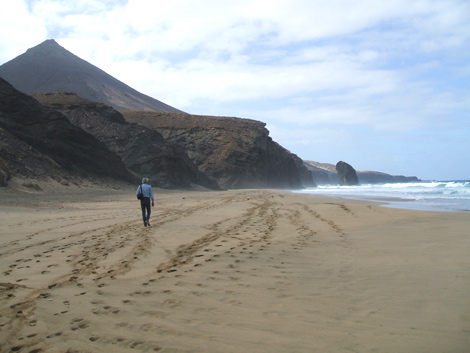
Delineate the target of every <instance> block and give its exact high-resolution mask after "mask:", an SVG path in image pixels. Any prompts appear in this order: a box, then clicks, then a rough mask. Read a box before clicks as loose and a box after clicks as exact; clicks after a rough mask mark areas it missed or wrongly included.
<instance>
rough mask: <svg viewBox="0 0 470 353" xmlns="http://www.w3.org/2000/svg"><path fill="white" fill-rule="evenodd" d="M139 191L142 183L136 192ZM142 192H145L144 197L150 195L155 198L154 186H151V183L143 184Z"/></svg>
mask: <svg viewBox="0 0 470 353" xmlns="http://www.w3.org/2000/svg"><path fill="white" fill-rule="evenodd" d="M139 193H140V185H139V186H138V187H137V190H136V192H135V194H136V195H138V194H139ZM142 193H143V194H144V197H148V198H150V199H152V200H154V198H153V190H152V186H150V185H149V184H142Z"/></svg>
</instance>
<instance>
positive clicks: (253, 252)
mask: <svg viewBox="0 0 470 353" xmlns="http://www.w3.org/2000/svg"><path fill="white" fill-rule="evenodd" d="M69 189H73V188H65V187H64V188H63V190H64V192H60V191H57V190H56V191H54V192H51V193H41V192H36V191H34V192H33V191H31V192H30V193H25V192H22V193H15V192H11V191H7V190H0V234H1V235H0V276H1V279H0V303H1V304H0V345H1V349H0V351H1V352H30V353H33V352H34V353H37V352H115V353H117V352H165V353H166V352H240V353H241V352H244V353H245V352H270V353H272V352H282V353H286V352H361V353H363V352H390V353H397V352H423V353H432V352H436V353H438V352H439V353H442V352H453V353H456V352H469V351H470V256H469V254H470V236H469V235H470V234H469V229H470V214H468V213H440V212H423V211H412V210H400V209H391V208H384V207H381V206H380V205H378V204H374V203H371V202H365V201H354V200H342V199H335V198H327V197H317V196H310V195H301V194H293V193H290V192H287V191H277V190H235V191H221V192H204V191H194V192H175V191H159V190H155V193H156V197H157V200H156V207H155V208H154V209H153V212H152V217H151V224H152V227H150V228H145V227H144V226H143V223H142V220H141V214H140V205H139V202H138V201H137V200H136V198H135V196H134V189H133V188H127V189H123V188H120V189H112V188H109V189H100V188H98V187H95V188H87V189H86V190H85V188H83V189H78V188H75V189H73V190H72V191H67V192H65V190H69Z"/></svg>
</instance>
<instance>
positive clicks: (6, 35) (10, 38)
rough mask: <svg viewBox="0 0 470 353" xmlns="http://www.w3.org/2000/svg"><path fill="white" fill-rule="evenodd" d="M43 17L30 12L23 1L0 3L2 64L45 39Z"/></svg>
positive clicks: (0, 57) (0, 55) (0, 50)
mask: <svg viewBox="0 0 470 353" xmlns="http://www.w3.org/2000/svg"><path fill="white" fill-rule="evenodd" d="M45 35H46V28H45V26H44V22H43V19H42V18H40V17H37V16H33V15H31V14H30V13H29V11H28V8H27V6H26V4H24V3H23V2H22V1H2V2H1V3H0V38H1V39H0V64H3V63H4V62H7V61H9V60H11V59H13V58H15V57H16V56H18V55H20V54H22V53H23V52H24V51H25V48H29V47H32V46H35V45H37V44H38V43H40V42H41V41H43V40H44V37H45Z"/></svg>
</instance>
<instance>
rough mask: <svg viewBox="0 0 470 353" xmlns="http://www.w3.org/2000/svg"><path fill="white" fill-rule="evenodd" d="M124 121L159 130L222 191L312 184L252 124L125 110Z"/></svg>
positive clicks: (286, 154) (255, 123)
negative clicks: (213, 180) (225, 189)
mask: <svg viewBox="0 0 470 353" xmlns="http://www.w3.org/2000/svg"><path fill="white" fill-rule="evenodd" d="M123 114H124V117H125V119H126V120H127V121H129V122H133V123H137V124H139V125H143V126H146V127H148V128H151V129H155V130H157V131H159V132H160V133H161V134H162V135H163V137H164V138H165V139H167V140H168V141H172V142H174V143H176V144H178V145H180V146H182V147H183V148H184V149H185V151H187V153H188V155H189V157H190V158H191V160H193V162H194V163H195V164H196V165H197V166H198V168H199V169H200V170H201V171H202V172H204V174H206V175H208V176H210V177H212V178H214V179H216V180H217V181H218V183H219V185H220V186H221V187H223V188H228V189H237V188H285V189H299V188H303V187H308V186H314V183H313V180H312V178H311V175H310V172H309V171H308V170H307V169H306V168H305V166H304V165H303V163H302V160H300V158H298V157H297V156H295V155H293V154H292V153H290V152H289V151H287V150H286V149H284V148H283V147H281V146H280V145H279V144H277V143H276V142H274V141H273V140H272V139H271V138H270V137H269V132H268V130H267V129H266V128H265V124H264V123H262V122H259V121H255V120H248V119H240V118H228V117H210V116H195V115H188V114H174V113H156V112H123Z"/></svg>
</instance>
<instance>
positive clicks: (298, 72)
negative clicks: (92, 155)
mask: <svg viewBox="0 0 470 353" xmlns="http://www.w3.org/2000/svg"><path fill="white" fill-rule="evenodd" d="M46 39H55V40H56V41H57V42H58V43H59V44H60V45H61V46H63V47H64V48H66V49H67V50H69V51H71V52H72V53H74V54H75V55H77V56H79V57H81V58H82V59H84V60H86V61H88V62H90V63H91V64H93V65H95V66H97V67H99V68H101V69H102V70H104V71H106V72H107V73H108V74H110V75H112V76H114V77H116V78H117V79H119V80H121V81H122V82H124V83H126V84H127V85H129V86H131V87H132V88H135V89H137V90H138V91H140V92H142V93H144V94H146V95H149V96H151V97H153V98H156V99H158V100H160V101H163V102H165V103H167V104H169V105H171V106H173V107H175V108H177V109H180V110H183V111H185V112H187V113H191V114H201V115H217V116H235V117H240V118H249V119H254V120H259V121H263V122H265V123H266V128H267V129H268V130H269V131H270V136H271V137H272V138H273V140H274V141H276V142H278V143H279V144H281V145H282V146H283V147H285V148H286V149H288V150H290V151H291V152H292V153H295V154H296V155H298V156H299V157H300V158H302V159H304V160H312V161H317V162H323V163H332V164H336V163H337V162H338V161H340V160H342V161H345V162H347V163H349V164H351V165H352V166H353V167H354V168H355V169H356V170H374V171H381V172H385V173H389V174H393V175H406V176H417V177H419V178H421V179H423V180H430V179H432V180H451V179H459V180H463V179H470V1H469V0H439V1H437V0H390V1H382V0H259V1H257V0H246V1H245V0H237V1H233V0H230V1H229V0H173V1H168V0H164V1H161V0H118V1H116V0H102V1H100V0H74V1H66V0H28V1H26V0H15V1H3V0H2V1H1V2H0V64H3V63H5V62H7V61H9V60H12V59H13V58H15V57H16V56H18V55H20V54H22V53H24V52H25V51H26V50H27V49H28V48H30V47H34V46H36V45H38V44H40V43H41V42H43V41H44V40H46Z"/></svg>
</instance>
